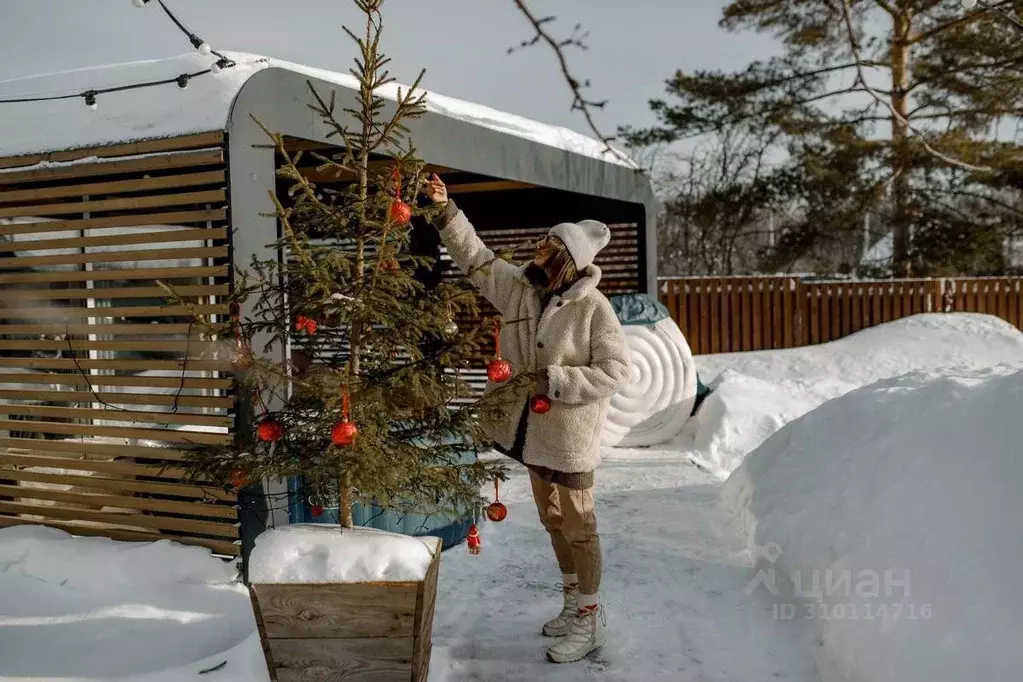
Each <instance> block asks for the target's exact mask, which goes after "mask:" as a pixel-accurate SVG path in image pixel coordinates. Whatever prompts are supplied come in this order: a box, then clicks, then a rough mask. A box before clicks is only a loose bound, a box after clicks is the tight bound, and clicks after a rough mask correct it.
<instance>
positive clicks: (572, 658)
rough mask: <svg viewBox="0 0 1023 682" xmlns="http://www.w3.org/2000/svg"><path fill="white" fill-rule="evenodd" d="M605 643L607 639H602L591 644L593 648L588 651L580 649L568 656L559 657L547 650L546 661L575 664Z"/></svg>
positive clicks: (561, 655)
mask: <svg viewBox="0 0 1023 682" xmlns="http://www.w3.org/2000/svg"><path fill="white" fill-rule="evenodd" d="M606 643H607V638H603V639H601V640H599V641H597V642H595V643H594V644H593V646H592V647H590V648H589V649H580V650H579V651H576V652H575V653H573V654H569V655H565V654H560V655H559V654H556V653H554V652H553V651H551V650H550V649H548V650H547V660H548V661H550V662H552V663H577V662H579V661H581V660H583V659H584V658H586V657H587V656H589V655H590V654H592V653H593V652H594V651H596V650H597V649H599V648H600V647H602V646H604V645H605V644H606Z"/></svg>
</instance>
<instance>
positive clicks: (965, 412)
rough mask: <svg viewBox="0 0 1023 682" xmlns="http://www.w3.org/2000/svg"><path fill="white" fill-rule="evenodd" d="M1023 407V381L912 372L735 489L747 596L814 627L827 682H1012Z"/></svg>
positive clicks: (767, 461) (795, 427) (765, 451)
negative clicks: (767, 596)
mask: <svg viewBox="0 0 1023 682" xmlns="http://www.w3.org/2000/svg"><path fill="white" fill-rule="evenodd" d="M965 345H966V344H963V346H965ZM1021 405H1023V371H1020V370H1009V369H1006V368H999V369H987V370H974V371H961V372H956V373H944V376H943V375H942V373H936V372H916V373H913V374H909V375H906V376H902V377H899V378H895V379H889V380H886V381H883V382H879V383H877V384H874V385H872V386H869V387H866V388H863V389H859V390H857V391H854V392H852V393H850V394H848V395H846V396H843V397H841V398H838V399H836V400H833V401H831V402H829V403H827V404H826V405H823V406H821V407H820V408H818V409H817V410H815V411H814V412H812V413H810V414H808V415H806V416H805V417H803V418H802V419H799V420H797V421H795V422H793V423H791V424H789V425H787V426H786V427H785V428H784V429H782V430H781V431H779V432H778V433H777V434H775V435H774V436H773V437H771V438H770V439H769V440H768V441H767V442H766V443H764V444H763V445H762V446H761V447H760V448H759V449H757V450H756V452H754V453H753V454H752V455H751V456H750V457H749V458H748V459H747V460H746V461H745V462H744V464H743V465H742V466H741V467H740V468H739V469H738V470H737V471H736V472H735V473H734V474H733V475H732V477H731V478H730V479H729V480H728V482H727V484H726V485H725V488H724V491H723V494H722V499H723V500H724V502H725V503H726V504H727V505H728V506H730V507H731V508H732V509H733V510H734V511H735V512H736V513H738V514H739V515H740V516H741V518H742V520H743V522H744V525H745V526H746V529H747V532H748V535H749V543H750V545H751V547H753V548H755V551H756V555H757V556H762V557H763V559H764V560H762V561H761V562H760V565H761V569H762V570H761V572H760V573H759V574H758V579H759V580H758V579H755V580H754V582H753V583H751V585H750V587H751V589H754V590H756V591H759V592H765V591H769V592H772V593H775V594H776V601H777V602H778V603H777V604H776V606H775V614H776V616H777V617H780V618H785V617H788V618H795V619H804V620H812V621H813V624H814V627H815V628H816V629H817V632H818V642H819V643H821V647H820V649H819V651H818V654H817V656H818V665H819V668H820V671H821V674H822V680H823V682H833V681H841V682H945V681H947V682H962V681H963V680H991V681H994V680H1014V679H1019V676H1020V670H1021V669H1023V649H1021V648H1020V646H1019V643H1020V641H1023V619H1020V616H1019V614H1020V613H1023V592H1021V591H1020V589H1019V577H1018V571H1019V566H1020V563H1021V562H1023V534H1020V532H1019V520H1020V519H1021V518H1023V495H1021V494H1020V483H1021V481H1023V457H1021V452H1023V450H1021V445H1020V444H1021V443H1023V420H1021V419H1020V414H1021V411H1020V406H1021ZM783 577H786V578H787V580H783V579H782V578H783ZM775 585H777V586H780V587H781V589H782V592H781V593H780V594H779V593H777V592H776V590H775V589H773V588H774V587H775ZM786 588H787V589H786ZM783 595H793V596H794V597H796V599H795V600H793V601H790V602H788V603H787V604H786V603H783V601H784V596H783ZM786 607H787V609H788V611H786ZM786 614H787V615H786Z"/></svg>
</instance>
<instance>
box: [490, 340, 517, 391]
mask: <svg viewBox="0 0 1023 682" xmlns="http://www.w3.org/2000/svg"><path fill="white" fill-rule="evenodd" d="M494 355H495V357H494V359H493V360H491V361H490V364H488V365H487V378H488V379H490V380H491V381H493V382H494V383H495V384H503V383H504V382H506V381H508V380H509V379H511V378H512V366H511V363H510V362H508V361H507V360H505V359H504V358H502V357H501V327H500V326H498V327H497V329H495V330H494Z"/></svg>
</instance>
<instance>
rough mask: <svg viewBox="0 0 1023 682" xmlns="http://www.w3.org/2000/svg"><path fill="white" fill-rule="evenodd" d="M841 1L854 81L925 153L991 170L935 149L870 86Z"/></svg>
mask: <svg viewBox="0 0 1023 682" xmlns="http://www.w3.org/2000/svg"><path fill="white" fill-rule="evenodd" d="M841 2H842V18H843V20H844V22H845V30H846V34H847V35H848V37H849V49H850V50H852V54H853V59H855V60H856V64H857V66H856V82H857V83H859V84H860V85H862V86H863V89H864V90H866V91H867V93H869V94H870V96H871V97H873V98H874V99H875V100H876V101H877V103H878V104H880V105H882V106H883V107H885V108H886V109H888V111H889V112H890V113H891V115H892V117H893V118H894V119H895V120H897V121H898V122H900V123H901V124H903V125H904V126H905V127H906V130H908V131H909V132H910V133H911V134H912V135H913V137H915V138H916V139H917V140H919V141H920V144H921V145H922V146H923V148H924V149H926V150H927V153H928V154H930V155H931V156H933V157H935V158H937V159H940V160H941V161H944V162H945V163H947V164H949V165H950V166H956V167H958V168H963V169H965V170H970V171H975V172H979V173H991V172H993V170H992V169H991V168H989V167H987V166H975V165H973V164H971V163H967V162H966V161H962V160H961V159H956V158H953V157H951V156H948V155H947V154H943V153H941V152H939V151H938V150H937V149H935V148H934V147H932V146H931V145H930V144H928V142H927V138H926V137H925V136H924V135H923V133H921V132H920V131H919V130H917V129H916V128H915V127H913V125H912V124H910V122H909V121H907V120H906V119H905V118H904V117H903V116H902V115H901V114H900V113H899V112H898V111H896V110H895V107H894V106H892V103H891V102H889V101H888V100H886V99H885V98H884V97H882V96H881V95H880V94H879V93H878V92H877V91H876V90H875V89H874V88H872V87H871V86H870V84H869V83H868V82H867V78H866V74H865V73H864V71H863V61H864V60H863V55H862V53H861V52H860V46H859V42H858V41H857V40H856V29H855V28H854V27H853V20H852V9H851V8H850V7H849V0H841ZM879 4H880V3H879ZM854 85H855V84H854Z"/></svg>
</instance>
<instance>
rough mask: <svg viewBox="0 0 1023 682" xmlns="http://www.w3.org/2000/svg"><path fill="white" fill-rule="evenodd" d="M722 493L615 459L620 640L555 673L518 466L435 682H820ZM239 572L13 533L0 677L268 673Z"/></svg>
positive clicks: (693, 478)
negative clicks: (764, 584)
mask: <svg viewBox="0 0 1023 682" xmlns="http://www.w3.org/2000/svg"><path fill="white" fill-rule="evenodd" d="M719 490H720V483H718V482H717V481H716V480H714V479H713V478H712V477H710V476H708V475H707V474H705V473H702V472H700V471H699V470H697V469H696V468H695V467H693V466H691V465H689V464H688V463H686V462H685V461H684V460H683V459H681V458H680V457H679V456H678V455H677V454H671V453H667V452H663V451H654V450H635V451H623V450H608V451H606V460H605V464H604V465H603V466H602V469H601V472H600V492H599V495H598V499H597V504H598V505H599V511H598V513H599V514H600V517H599V518H600V522H601V529H600V532H601V538H602V541H603V543H604V551H605V570H606V577H605V583H604V591H605V593H606V600H607V608H608V624H609V627H610V628H611V631H612V635H613V638H612V639H611V642H610V643H609V644H608V646H607V647H605V648H604V650H603V652H602V653H601V655H600V656H599V657H597V658H596V659H594V660H592V661H587V662H585V663H581V664H578V665H569V666H562V667H557V666H554V665H553V664H551V663H549V662H547V661H546V660H544V658H543V653H544V647H545V646H548V645H549V644H550V640H546V639H545V638H543V637H541V636H540V634H539V625H540V624H541V623H542V622H543V621H544V620H546V619H547V618H549V617H550V616H551V615H552V614H553V613H554V612H556V611H557V610H558V608H559V606H560V593H559V591H558V590H557V588H556V583H557V582H558V580H559V579H560V575H559V573H558V569H557V566H556V565H555V563H554V559H553V555H552V553H551V550H550V547H549V544H548V540H547V535H546V533H545V532H544V531H543V530H542V528H541V527H540V525H539V522H538V521H537V515H536V509H535V507H534V506H533V503H532V501H531V500H530V498H529V493H528V484H527V480H526V478H525V476H523V475H522V473H521V470H520V471H517V472H515V475H514V476H513V478H512V480H511V481H509V482H508V484H507V485H505V486H502V488H501V497H502V500H503V501H505V502H506V503H507V504H508V508H509V515H508V519H507V520H506V521H505V522H503V523H501V524H493V523H486V524H483V525H481V528H480V530H481V534H482V537H483V551H482V553H481V554H480V555H479V556H471V555H469V554H468V553H467V552H466V550H465V548H464V546H463V547H456V548H453V549H451V550H450V551H448V552H445V553H444V555H443V559H442V562H441V572H440V584H439V594H438V599H437V612H436V616H435V622H434V653H433V660H432V662H431V668H430V670H431V672H430V681H431V682H460V681H463V680H464V681H468V680H487V681H488V682H501V681H505V680H507V681H513V680H536V679H542V680H551V681H573V682H574V681H575V680H580V681H582V680H591V679H602V680H629V681H632V680H638V679H649V678H655V679H658V678H659V679H671V680H700V681H708V682H709V681H717V680H720V681H725V680H729V681H733V680H734V681H736V682H739V681H746V680H773V679H783V680H788V681H791V682H815V681H816V679H817V678H816V677H815V676H814V673H813V652H812V645H811V643H810V640H809V637H808V636H806V635H805V634H804V633H805V629H806V625H805V624H803V623H801V622H783V621H779V620H776V619H774V618H773V617H772V615H771V599H770V595H768V594H757V593H754V594H752V595H749V594H746V593H744V592H743V590H744V588H745V587H746V586H747V584H748V582H749V580H750V578H751V576H752V570H751V568H750V565H749V562H748V559H747V553H746V543H745V540H744V537H743V535H742V533H741V530H740V527H739V525H738V523H737V522H736V521H735V520H734V519H732V518H731V517H730V516H729V515H728V514H727V513H726V511H725V510H723V509H722V508H721V507H720V505H719V504H718V503H717V497H718V493H719ZM230 574H232V571H231V570H229V569H228V568H226V567H224V566H223V565H222V564H220V562H219V560H217V559H213V558H210V557H209V556H208V555H205V553H204V552H202V551H200V550H195V549H189V548H185V547H182V546H180V545H173V546H172V545H170V544H169V543H166V542H163V543H158V544H155V545H146V544H139V545H130V544H124V543H114V542H110V541H106V540H95V539H74V540H71V539H67V535H66V534H64V533H62V532H60V531H54V530H49V529H40V528H28V527H23V528H14V529H6V530H0V679H3V680H5V681H8V680H25V682H27V680H28V679H32V680H34V681H38V680H40V679H46V680H61V681H62V682H71V681H72V680H73V681H74V682H100V681H101V680H103V681H106V680H115V679H116V680H124V681H128V680H130V681H131V682H170V681H171V680H173V681H175V682H176V681H177V680H205V681H206V682H242V681H243V680H244V681H246V682H265V681H267V680H268V679H269V677H268V675H267V673H266V672H265V670H263V669H262V667H261V666H263V658H262V652H261V650H260V648H259V640H258V638H257V637H256V635H255V633H254V629H255V624H254V620H253V617H252V613H251V608H250V605H249V598H248V596H247V594H246V592H245V590H244V589H242V588H241V587H240V586H238V585H232V584H230V583H225V582H224V581H225V580H229V579H230ZM224 661H227V663H226V664H225V665H224V666H223V667H222V668H219V669H217V670H215V671H213V672H210V673H206V674H203V675H201V676H199V675H198V672H199V671H200V670H203V669H208V668H212V667H214V666H217V665H218V664H220V663H222V662H224Z"/></svg>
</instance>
